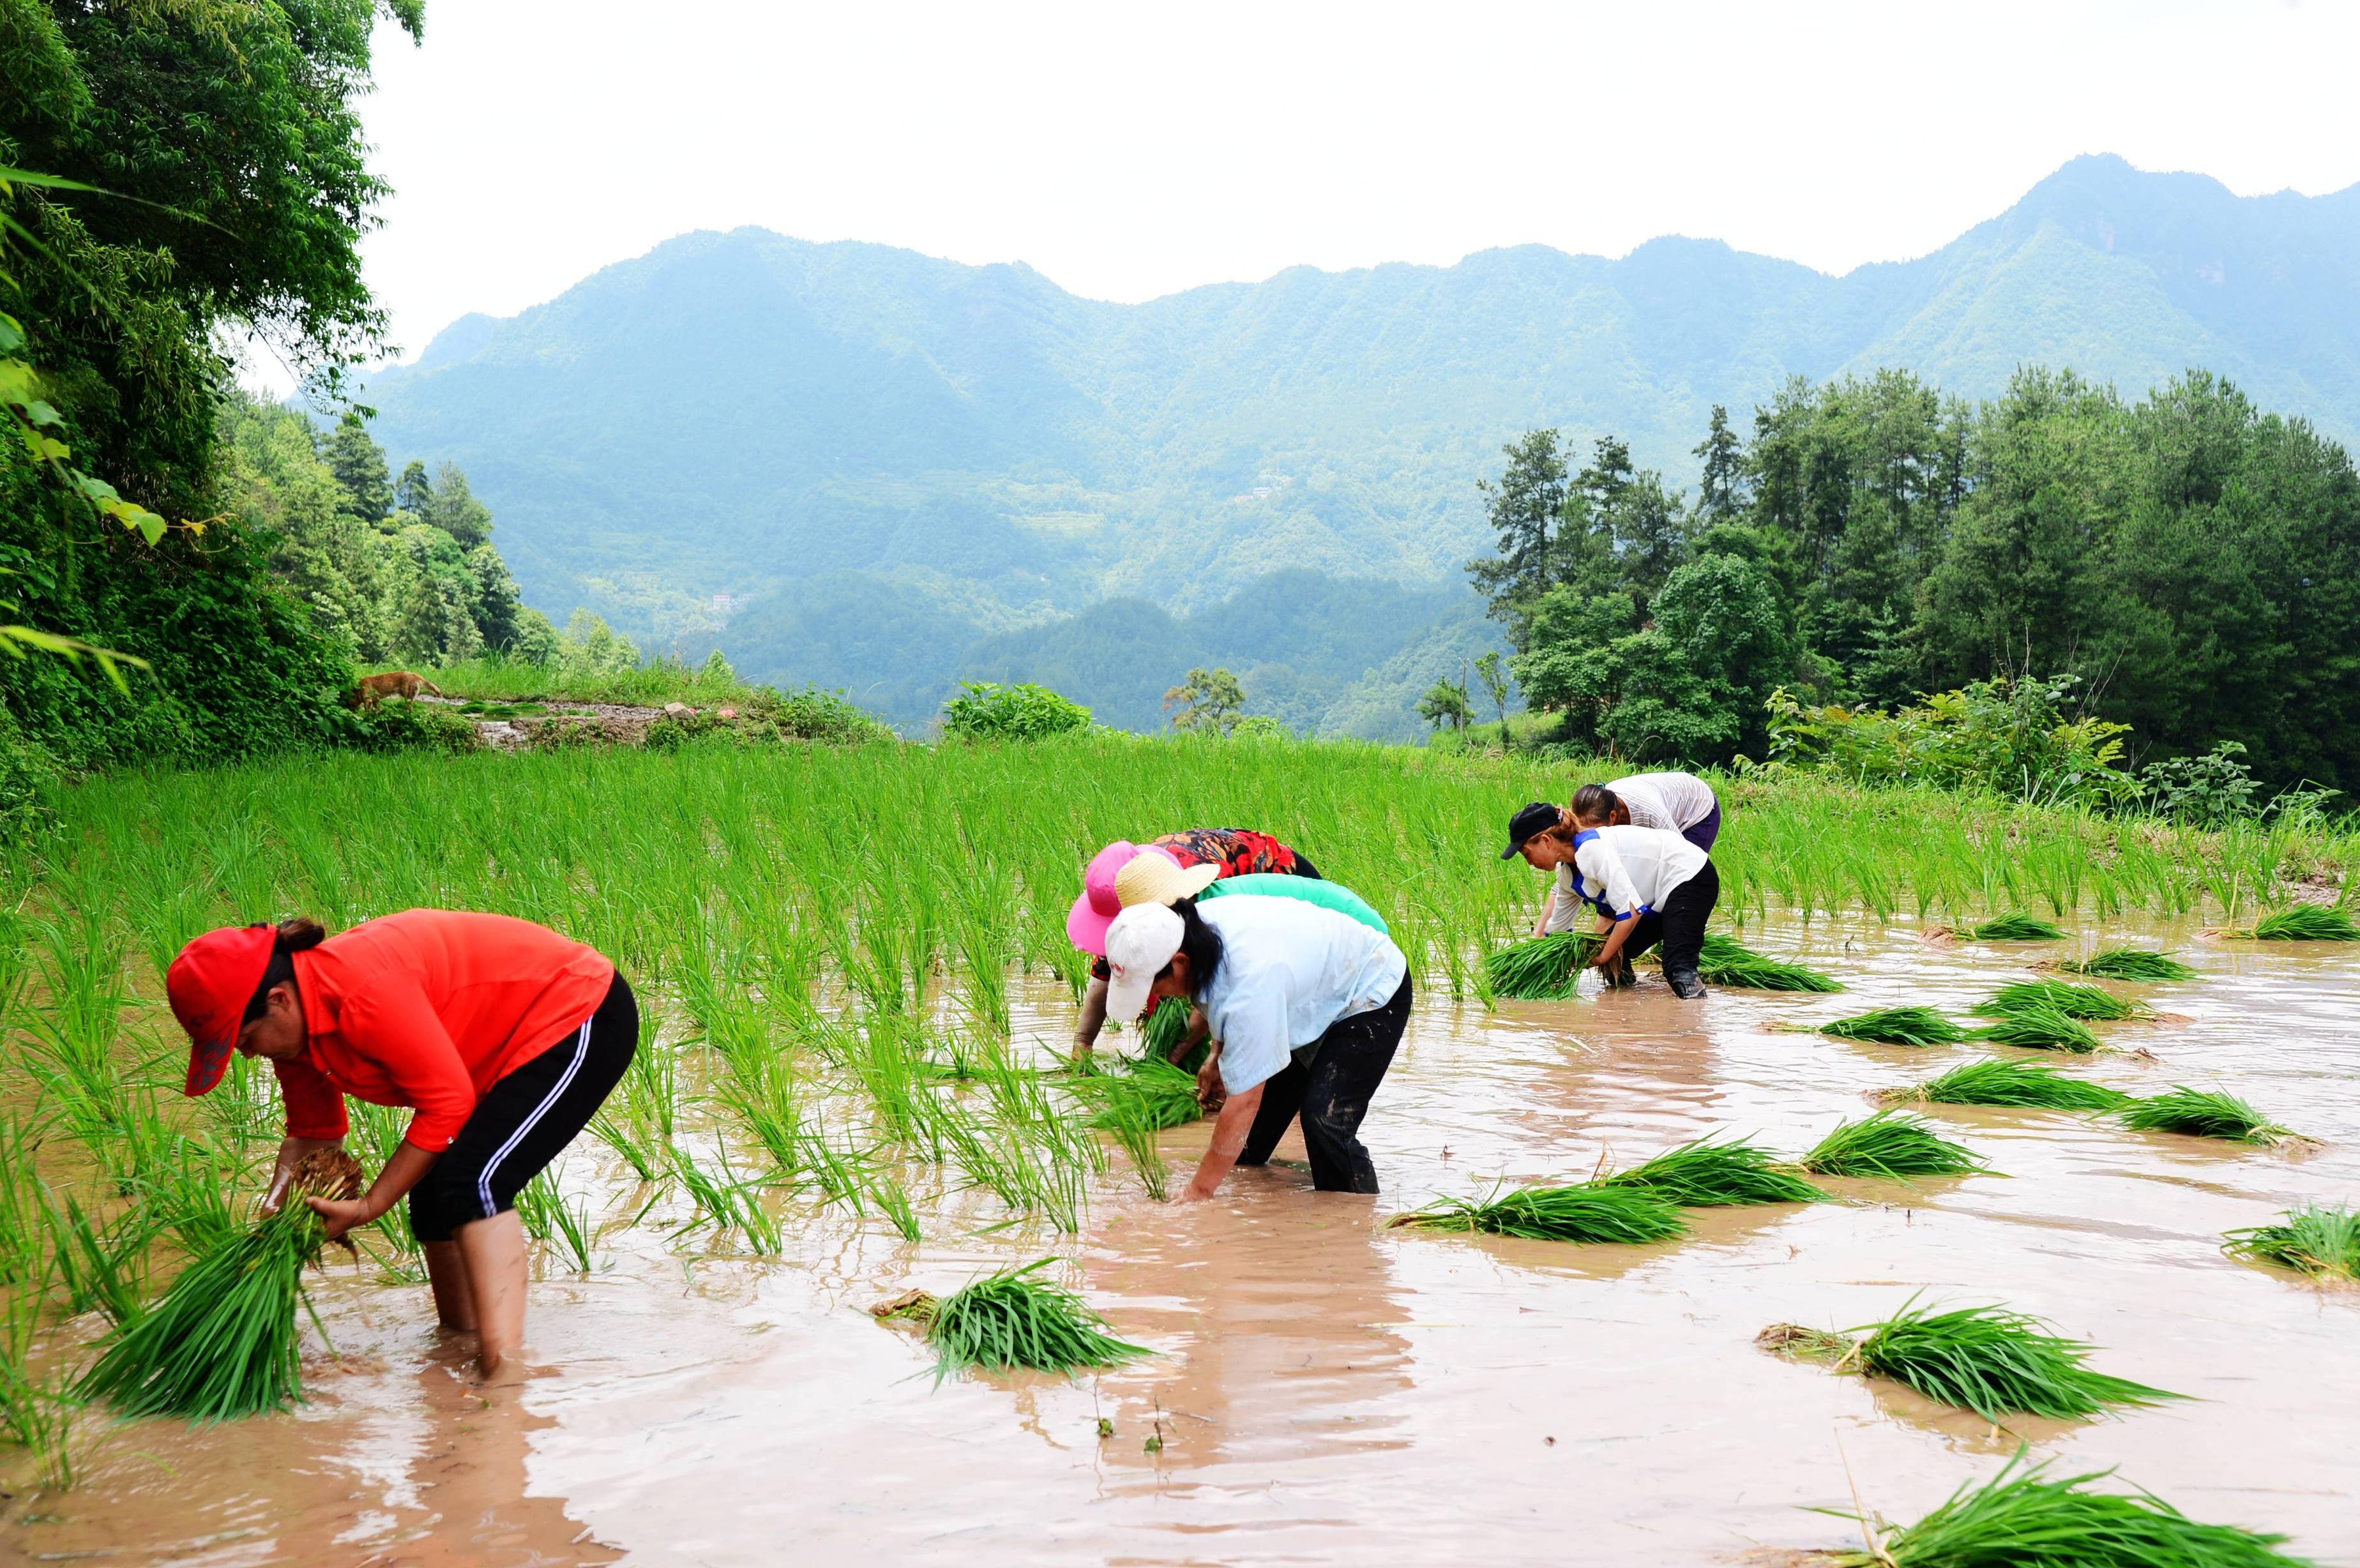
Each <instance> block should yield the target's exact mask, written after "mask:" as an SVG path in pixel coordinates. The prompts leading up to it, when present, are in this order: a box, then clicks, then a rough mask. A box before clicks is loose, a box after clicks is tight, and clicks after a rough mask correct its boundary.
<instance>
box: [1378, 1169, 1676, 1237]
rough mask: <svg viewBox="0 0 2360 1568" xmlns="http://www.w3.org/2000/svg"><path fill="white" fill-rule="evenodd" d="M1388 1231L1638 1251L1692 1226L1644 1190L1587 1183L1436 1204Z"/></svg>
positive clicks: (1399, 1217)
mask: <svg viewBox="0 0 2360 1568" xmlns="http://www.w3.org/2000/svg"><path fill="white" fill-rule="evenodd" d="M1385 1223H1386V1224H1387V1225H1396V1226H1408V1227H1412V1228H1415V1229H1418V1230H1448V1231H1469V1232H1475V1233H1480V1234H1481V1235H1484V1236H1519V1237H1522V1238H1524V1239H1525V1240H1528V1241H1573V1242H1583V1243H1600V1242H1606V1243H1623V1244H1629V1245H1638V1244H1641V1243H1645V1242H1651V1241H1669V1240H1670V1239H1671V1238H1672V1237H1674V1236H1685V1235H1686V1234H1687V1233H1688V1221H1687V1220H1685V1219H1683V1218H1682V1217H1681V1216H1680V1211H1679V1210H1678V1208H1677V1207H1676V1206H1675V1205H1673V1204H1672V1203H1668V1202H1666V1200H1664V1199H1663V1198H1661V1197H1658V1196H1657V1195H1656V1194H1655V1193H1654V1192H1649V1191H1647V1190H1646V1189H1645V1188H1644V1187H1633V1186H1622V1187H1610V1186H1605V1185H1602V1184H1600V1183H1596V1182H1583V1183H1581V1184H1579V1185H1577V1186H1569V1187H1523V1188H1519V1189H1517V1190H1516V1191H1515V1192H1508V1193H1505V1194H1502V1193H1500V1192H1497V1191H1496V1190H1495V1191H1494V1192H1492V1194H1491V1196H1490V1197H1486V1198H1437V1199H1435V1200H1434V1201H1433V1202H1431V1203H1427V1204H1426V1205H1425V1206H1424V1207H1423V1208H1416V1209H1411V1210H1408V1211H1407V1212H1405V1213H1403V1214H1395V1215H1394V1216H1393V1218H1392V1219H1390V1220H1388V1221H1387V1222H1385Z"/></svg>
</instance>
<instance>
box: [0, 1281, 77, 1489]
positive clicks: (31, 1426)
mask: <svg viewBox="0 0 2360 1568" xmlns="http://www.w3.org/2000/svg"><path fill="white" fill-rule="evenodd" d="M40 1283H42V1284H44V1285H45V1284H46V1283H47V1281H46V1280H44V1281H41V1282H40ZM48 1294H49V1292H48V1291H47V1290H45V1289H33V1290H16V1291H13V1292H11V1293H10V1294H9V1296H8V1298H7V1300H6V1301H5V1304H0V1438H5V1439H6V1440H7V1441H8V1442H10V1443H16V1444H17V1445H18V1446H19V1447H21V1448H23V1449H25V1450H26V1451H27V1453H29V1454H32V1455H33V1457H34V1460H35V1462H36V1464H37V1465H38V1470H37V1472H36V1474H37V1475H38V1482H39V1485H40V1486H41V1487H42V1489H43V1490H46V1491H52V1492H62V1491H67V1490H70V1489H71V1487H72V1486H73V1484H74V1463H73V1462H74V1453H73V1428H74V1421H75V1418H76V1417H77V1416H78V1415H80V1414H81V1411H82V1400H81V1399H79V1398H78V1397H76V1395H75V1393H74V1391H73V1389H72V1388H71V1385H70V1384H69V1382H68V1380H67V1377H66V1374H65V1372H64V1371H63V1370H62V1369H60V1370H58V1371H55V1372H52V1373H51V1374H49V1376H48V1377H41V1376H39V1375H37V1374H36V1373H35V1372H34V1370H33V1345H34V1342H35V1341H36V1340H37V1339H38V1337H39V1334H40V1326H41V1307H42V1304H43V1302H44V1301H47V1299H48Z"/></svg>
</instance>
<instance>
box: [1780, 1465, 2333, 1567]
mask: <svg viewBox="0 0 2360 1568" xmlns="http://www.w3.org/2000/svg"><path fill="white" fill-rule="evenodd" d="M2030 1453H2031V1450H2030V1449H2029V1448H2028V1447H2019V1448H2018V1449H2017V1450H2016V1455H2015V1457H2014V1458H2012V1459H2010V1460H2009V1461H2008V1462H2007V1464H2006V1465H2003V1466H2002V1467H2001V1469H2000V1472H1999V1474H1998V1475H1994V1476H1993V1477H1992V1478H1991V1479H1990V1480H1988V1481H1986V1482H1984V1483H1983V1484H1982V1485H1981V1486H1976V1485H1974V1484H1973V1483H1972V1482H1969V1483H1967V1484H1965V1485H1962V1486H1960V1487H1959V1489H1958V1490H1957V1491H1955V1492H1953V1493H1951V1494H1950V1497H1948V1498H1946V1499H1945V1500H1944V1501H1943V1502H1942V1504H1941V1505H1940V1506H1939V1507H1938V1508H1935V1509H1934V1510H1933V1512H1931V1513H1929V1514H1927V1515H1926V1516H1924V1517H1923V1518H1921V1519H1918V1520H1917V1522H1916V1523H1914V1524H1908V1525H1895V1524H1894V1523H1893V1522H1892V1521H1890V1520H1888V1519H1878V1518H1872V1517H1870V1516H1868V1515H1866V1514H1865V1513H1860V1514H1851V1513H1845V1512H1843V1511H1842V1510H1841V1509H1835V1508H1826V1509H1821V1510H1819V1511H1820V1512H1823V1513H1829V1514H1832V1515H1834V1516H1835V1517H1836V1518H1839V1519H1854V1520H1856V1521H1857V1522H1858V1523H1859V1525H1860V1527H1861V1530H1862V1533H1863V1535H1864V1536H1867V1537H1868V1538H1869V1547H1868V1550H1866V1551H1863V1552H1836V1553H1833V1554H1832V1556H1831V1561H1832V1562H1834V1563H1837V1564H1839V1565H1841V1568H2311V1564H2309V1563H2306V1562H2305V1560H2304V1559H2301V1558H2299V1557H2289V1556H2287V1555H2286V1554H2285V1553H2283V1552H2278V1550H2276V1549H2277V1548H2278V1546H2280V1545H2282V1544H2284V1543H2285V1541H2286V1540H2287V1538H2286V1537H2285V1536H2283V1535H2269V1534H2264V1533H2262V1532H2259V1531H2256V1530H2245V1529H2241V1528H2239V1527H2238V1526H2235V1525H2225V1524H2203V1523H2200V1522H2199V1521H2197V1520H2195V1519H2190V1518H2189V1517H2188V1516H2187V1515H2185V1514H2183V1513H2181V1512H2180V1510H2179V1509H2177V1508H2173V1507H2172V1506H2171V1505H2170V1504H2169V1503H2167V1502H2165V1501H2164V1500H2163V1499H2162V1498H2160V1497H2155V1496H2154V1495H2152V1494H2150V1493H2147V1492H2139V1493H2136V1494H2135V1495H2129V1496H2125V1495H2124V1494H2121V1493H2116V1492H2093V1491H2089V1490H2086V1489H2085V1488H2086V1487H2087V1486H2089V1485H2090V1483H2092V1482H2093V1481H2103V1480H2104V1479H2106V1478H2107V1477H2108V1476H2110V1475H2113V1474H2114V1472H2113V1471H2111V1470H2098V1471H2092V1472H2091V1473H2089V1474H2087V1475H2070V1476H2066V1477H2063V1478H2061V1479H2052V1478H2051V1476H2050V1474H2049V1468H2050V1465H2051V1464H2052V1463H2053V1461H2049V1460H2043V1461H2041V1462H2040V1463H2038V1464H2037V1465H2036V1464H2028V1463H2027V1460H2028V1458H2029V1455H2030Z"/></svg>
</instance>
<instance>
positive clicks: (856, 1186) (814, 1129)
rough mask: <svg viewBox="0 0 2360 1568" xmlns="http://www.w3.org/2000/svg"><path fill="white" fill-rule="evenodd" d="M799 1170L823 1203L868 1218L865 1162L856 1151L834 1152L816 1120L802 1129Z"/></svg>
mask: <svg viewBox="0 0 2360 1568" xmlns="http://www.w3.org/2000/svg"><path fill="white" fill-rule="evenodd" d="M802 1169H803V1173H804V1174H805V1175H807V1176H809V1177H810V1178H811V1180H812V1181H813V1183H814V1185H815V1186H817V1187H818V1188H819V1190H820V1195H821V1197H822V1198H824V1199H825V1201H826V1202H828V1203H842V1204H844V1205H845V1206H846V1207H847V1208H849V1209H850V1210H851V1211H852V1212H853V1214H855V1215H856V1216H858V1217H859V1218H862V1219H866V1218H867V1217H868V1216H869V1205H868V1201H867V1200H868V1192H869V1168H868V1160H866V1159H865V1158H864V1157H863V1156H862V1154H861V1152H860V1151H859V1150H858V1149H851V1148H844V1149H839V1148H837V1147H836V1143H835V1142H834V1141H833V1140H832V1139H830V1138H829V1137H828V1136H827V1127H826V1124H825V1123H824V1122H823V1121H822V1120H821V1119H820V1118H819V1117H817V1116H814V1117H812V1118H811V1119H810V1120H809V1121H808V1122H806V1123H805V1124H804V1126H803V1160H802Z"/></svg>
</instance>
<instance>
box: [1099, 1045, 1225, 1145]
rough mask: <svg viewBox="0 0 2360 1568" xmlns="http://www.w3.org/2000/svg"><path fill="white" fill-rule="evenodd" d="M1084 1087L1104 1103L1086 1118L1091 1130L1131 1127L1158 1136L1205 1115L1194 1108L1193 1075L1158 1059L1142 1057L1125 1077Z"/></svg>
mask: <svg viewBox="0 0 2360 1568" xmlns="http://www.w3.org/2000/svg"><path fill="white" fill-rule="evenodd" d="M1181 1027H1182V1028H1183V1029H1185V1028H1186V1027H1187V1019H1186V1018H1182V1019H1181ZM1088 1083H1089V1090H1088V1092H1089V1093H1090V1094H1093V1095H1096V1096H1097V1097H1098V1098H1101V1099H1103V1100H1104V1101H1105V1102H1106V1105H1105V1107H1104V1108H1103V1109H1101V1110H1100V1111H1099V1112H1098V1115H1096V1116H1092V1117H1091V1118H1090V1125H1091V1126H1092V1127H1105V1128H1108V1129H1109V1130H1115V1129H1119V1128H1120V1127H1124V1126H1125V1125H1131V1126H1137V1127H1147V1128H1149V1129H1150V1130H1152V1131H1155V1132H1161V1131H1163V1130H1164V1128H1165V1127H1185V1126H1186V1125H1187V1124H1188V1123H1190V1122H1193V1121H1195V1120H1196V1118H1197V1117H1199V1116H1203V1115H1204V1114H1205V1113H1204V1110H1203V1108H1202V1107H1201V1106H1199V1105H1197V1104H1196V1074H1195V1073H1187V1072H1183V1071H1182V1070H1181V1069H1179V1068H1177V1067H1175V1066H1173V1065H1172V1064H1171V1063H1170V1062H1166V1061H1164V1058H1163V1057H1161V1056H1156V1055H1150V1056H1147V1057H1143V1058H1142V1059H1141V1060H1140V1061H1138V1062H1133V1063H1132V1064H1131V1071H1130V1072H1128V1073H1121V1074H1120V1075H1116V1074H1112V1073H1109V1074H1106V1075H1104V1076H1101V1077H1093V1078H1091V1079H1089V1080H1088Z"/></svg>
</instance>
